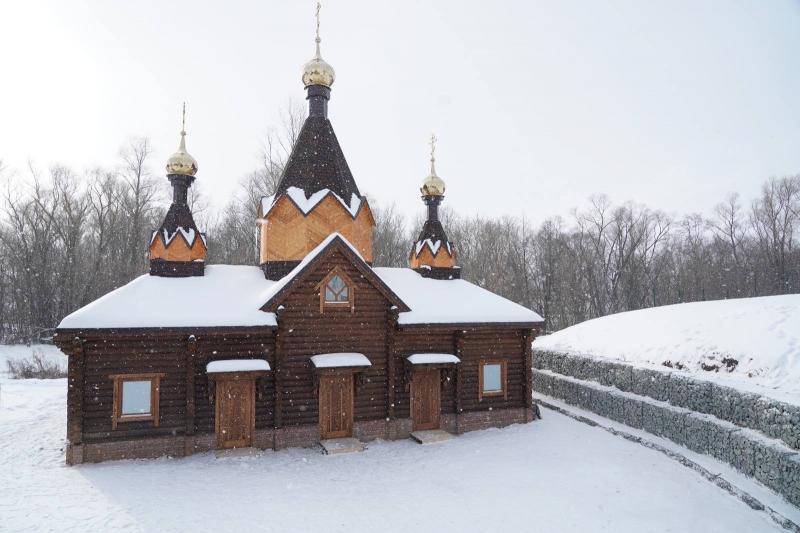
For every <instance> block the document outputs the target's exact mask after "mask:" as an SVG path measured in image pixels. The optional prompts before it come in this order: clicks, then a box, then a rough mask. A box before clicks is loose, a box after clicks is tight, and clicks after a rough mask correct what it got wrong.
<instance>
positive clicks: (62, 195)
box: [0, 107, 800, 343]
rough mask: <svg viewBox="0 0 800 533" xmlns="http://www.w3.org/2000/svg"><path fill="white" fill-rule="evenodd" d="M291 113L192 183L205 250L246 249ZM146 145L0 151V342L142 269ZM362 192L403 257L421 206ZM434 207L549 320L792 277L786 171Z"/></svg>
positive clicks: (504, 284) (253, 249) (382, 255)
mask: <svg viewBox="0 0 800 533" xmlns="http://www.w3.org/2000/svg"><path fill="white" fill-rule="evenodd" d="M302 119H303V113H302V110H300V109H299V108H296V107H295V108H289V109H288V110H286V111H285V112H284V115H283V124H282V125H281V128H280V133H279V134H277V133H274V132H273V133H271V134H270V135H268V137H267V140H266V142H265V145H264V149H263V158H262V161H261V164H260V165H259V168H257V169H255V170H254V171H253V172H252V173H251V174H250V175H248V176H246V177H244V178H243V179H242V180H241V187H240V188H239V191H238V192H237V194H236V195H235V197H234V198H233V199H232V200H231V201H230V202H229V203H228V204H227V205H226V206H225V207H224V209H222V210H221V212H220V213H218V214H215V215H212V213H211V210H210V209H208V207H207V205H206V203H205V202H204V200H203V198H202V197H201V196H198V193H197V191H196V188H192V191H193V192H192V195H191V196H190V202H191V203H192V209H193V212H194V214H195V218H196V219H197V222H198V226H199V227H201V228H206V231H207V233H208V245H209V254H208V262H209V263H229V264H251V265H252V264H257V257H258V249H257V247H258V239H257V227H256V224H255V219H256V209H257V204H258V200H259V199H260V197H261V196H262V195H265V194H271V192H272V191H273V190H274V188H275V186H276V184H277V180H278V178H279V177H280V173H281V170H282V168H283V165H284V163H285V161H286V159H287V157H288V154H289V153H290V152H291V147H292V145H293V143H294V141H295V140H296V138H297V134H298V132H299V129H300V127H301V125H302ZM151 159H152V150H151V147H150V144H149V141H148V140H147V139H137V140H134V141H132V142H131V143H130V144H129V145H128V146H126V147H125V148H124V149H123V150H122V151H121V153H120V161H119V165H118V166H117V167H116V168H113V169H96V170H93V171H90V172H87V173H85V174H84V175H77V174H76V173H74V172H73V171H72V170H70V169H69V168H66V167H63V166H54V167H52V168H50V169H49V171H48V172H46V173H42V172H41V171H39V170H38V169H36V168H34V167H31V168H29V169H28V170H27V172H26V173H23V174H12V173H11V172H10V171H9V170H8V169H4V168H3V166H2V162H0V184H2V185H3V197H2V200H0V203H1V204H2V205H0V342H4V343H14V342H37V341H40V340H42V339H46V338H47V337H48V336H49V335H50V334H51V333H52V329H53V328H54V327H55V326H56V325H57V324H58V322H59V321H60V320H61V318H63V317H64V316H65V315H67V314H69V313H70V312H72V311H74V310H75V309H77V308H79V307H81V306H83V305H86V304H88V303H89V302H91V301H92V300H94V299H96V298H98V297H100V296H102V295H103V294H105V293H107V292H109V291H111V290H113V289H115V288H117V287H120V286H122V285H124V284H125V283H127V282H129V281H130V280H132V279H133V278H135V277H136V276H138V275H141V274H143V273H145V272H147V269H148V258H147V248H148V243H149V238H150V232H151V230H152V229H155V228H157V227H158V226H159V225H160V223H161V221H162V219H163V216H164V214H165V212H166V208H167V207H168V203H169V197H170V195H169V190H168V186H167V183H166V180H165V179H164V177H163V175H162V173H160V172H158V173H154V172H153V171H152V170H151V167H152V166H153V165H152V163H153V162H152V161H151ZM156 166H158V165H156ZM26 174H27V175H26ZM372 204H373V208H374V211H375V218H376V222H377V227H376V230H375V245H374V246H375V265H376V266H406V260H407V255H408V252H409V250H410V247H411V243H412V242H413V241H414V240H415V237H416V233H417V231H419V228H421V226H422V218H421V217H420V216H417V217H411V218H409V217H406V216H404V215H403V214H402V213H400V212H399V211H398V209H397V208H396V206H394V205H392V204H389V205H377V204H376V203H375V202H374V200H373V202H372ZM441 218H442V221H443V224H444V226H445V229H446V230H447V232H448V235H449V236H450V239H451V241H453V242H454V243H455V245H456V249H457V251H458V254H459V263H460V265H461V266H462V269H463V277H464V278H465V279H467V280H469V281H472V282H474V283H477V284H478V285H480V286H482V287H484V288H486V289H488V290H491V291H494V292H496V293H498V294H501V295H503V296H505V297H506V298H509V299H511V300H513V301H515V302H518V303H520V304H522V305H524V306H526V307H529V308H531V309H534V310H536V311H537V312H539V313H540V314H541V315H542V316H544V317H545V319H546V321H547V322H546V327H547V329H548V330H557V329H561V328H564V327H567V326H570V325H572V324H575V323H577V322H581V321H584V320H587V319H591V318H595V317H599V316H603V315H607V314H610V313H616V312H620V311H628V310H634V309H640V308H644V307H652V306H659V305H666V304H672V303H679V302H690V301H697V300H710V299H722V298H738V297H749V296H762V295H773V294H785V293H796V292H800V247H798V245H799V244H800V243H799V242H798V235H800V175H797V176H787V177H781V178H770V179H768V180H766V181H765V182H764V183H763V186H762V188H761V192H760V195H759V196H758V197H757V198H754V199H752V200H750V201H745V200H743V199H741V198H740V197H739V196H738V195H737V194H735V193H733V194H730V195H729V196H728V197H726V198H725V199H723V200H722V201H721V202H720V203H719V204H717V205H716V206H714V207H713V210H712V211H710V214H708V215H707V216H703V215H700V214H689V215H686V216H681V217H676V216H672V215H669V214H666V213H664V212H663V211H660V210H657V209H652V208H650V207H648V206H644V205H641V204H636V203H633V202H626V203H622V204H615V203H613V202H611V201H610V200H609V199H608V198H606V197H604V196H602V195H597V196H594V197H592V198H590V199H589V200H588V201H587V202H586V203H585V205H583V206H582V207H579V208H577V209H575V210H574V211H573V212H572V214H571V215H570V216H568V217H560V216H557V217H551V218H548V219H547V220H545V221H544V222H542V223H540V224H536V225H534V224H531V223H530V222H529V221H528V220H527V219H525V218H524V217H511V216H504V217H501V218H482V217H477V216H464V215H462V214H459V213H458V212H456V211H453V210H451V209H443V210H442V213H441Z"/></svg>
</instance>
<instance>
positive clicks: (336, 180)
mask: <svg viewBox="0 0 800 533" xmlns="http://www.w3.org/2000/svg"><path fill="white" fill-rule="evenodd" d="M289 187H298V188H300V189H303V190H304V191H305V193H306V196H310V195H312V194H313V193H315V192H317V191H319V190H322V189H329V190H330V191H332V192H333V193H335V194H336V195H338V196H339V197H340V198H341V199H342V200H344V201H345V202H346V203H348V204H349V203H350V198H351V197H352V195H353V194H355V195H356V196H358V197H359V198H360V197H361V193H360V192H359V190H358V186H357V185H356V182H355V180H354V179H353V175H352V174H351V173H350V167H348V166H347V160H346V159H345V158H344V153H343V152H342V148H341V147H340V146H339V141H338V140H337V139H336V134H335V133H334V132H333V126H332V125H331V121H330V120H328V118H327V117H325V116H314V115H311V116H309V117H308V118H307V119H306V122H305V124H303V129H301V130H300V135H298V137H297V142H296V143H295V145H294V148H293V149H292V155H291V156H289V161H288V162H287V163H286V168H285V169H284V170H283V175H282V176H281V181H280V183H278V188H277V190H276V191H275V198H276V199H277V198H278V197H279V196H280V195H282V194H284V193H285V192H286V190H287V189H288V188H289Z"/></svg>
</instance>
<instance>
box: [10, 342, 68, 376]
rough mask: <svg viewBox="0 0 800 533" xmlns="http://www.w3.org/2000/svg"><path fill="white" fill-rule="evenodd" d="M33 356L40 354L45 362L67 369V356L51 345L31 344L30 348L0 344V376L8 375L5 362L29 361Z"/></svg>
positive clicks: (20, 345) (21, 345)
mask: <svg viewBox="0 0 800 533" xmlns="http://www.w3.org/2000/svg"><path fill="white" fill-rule="evenodd" d="M34 354H40V355H41V356H42V358H44V360H45V361H53V362H55V363H58V365H59V366H60V367H61V368H63V369H65V370H66V368H67V356H66V355H64V352H62V351H61V350H59V349H58V348H56V347H55V346H53V345H49V344H33V345H31V346H25V345H23V344H10V345H4V344H0V376H5V375H7V374H8V365H6V361H8V360H13V361H17V360H20V359H29V358H30V357H31V356H32V355H34Z"/></svg>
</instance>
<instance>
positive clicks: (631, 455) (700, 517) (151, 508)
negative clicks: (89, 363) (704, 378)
mask: <svg viewBox="0 0 800 533" xmlns="http://www.w3.org/2000/svg"><path fill="white" fill-rule="evenodd" d="M65 386H66V384H65V381H64V380H56V381H36V380H28V381H11V380H8V379H5V378H0V387H2V390H0V531H37V532H38V531H90V530H100V531H107V530H112V529H121V530H126V531H189V530H203V531H206V530H213V529H217V530H220V531H231V530H247V529H253V530H258V531H314V530H316V531H321V530H325V531H348V532H357V531H404V532H407V531H422V530H425V531H430V530H434V529H438V530H440V531H456V530H458V531H502V530H519V531H566V532H588V531H613V532H615V533H624V532H644V531H653V532H655V531H679V532H691V531H703V532H714V531H720V532H722V531H724V532H735V531H746V532H759V531H781V530H780V529H779V528H778V527H777V526H775V525H773V523H772V522H770V521H769V520H768V519H767V518H766V516H765V515H764V514H763V513H759V512H756V511H753V510H751V509H750V508H748V507H747V506H745V505H744V504H743V503H741V502H740V501H738V500H736V499H735V498H733V497H732V496H729V495H728V494H726V493H724V492H722V491H721V490H719V489H718V488H717V487H715V486H714V485H712V484H711V483H709V482H707V481H706V480H704V479H703V478H701V477H700V476H699V475H697V474H695V473H694V472H692V471H691V470H688V469H686V468H684V467H683V466H680V465H679V464H677V463H676V462H674V461H672V460H670V459H668V458H667V457H665V456H664V455H662V454H660V453H658V452H655V451H653V450H649V449H647V448H644V447H642V446H640V445H638V444H634V443H631V442H628V441H626V440H623V439H620V438H618V437H615V436H613V435H610V434H609V433H607V432H605V431H603V430H601V429H597V428H592V427H589V426H587V425H584V424H581V423H579V422H576V421H574V420H572V419H570V418H568V417H565V416H563V415H559V414H556V413H554V412H552V411H544V415H545V418H544V420H542V421H539V422H536V423H534V424H529V425H524V426H514V427H510V428H506V429H503V430H488V431H481V432H476V433H471V434H467V435H462V436H460V437H458V438H456V439H453V440H451V441H449V442H446V443H443V444H439V445H432V446H428V447H422V446H419V445H417V444H412V443H411V442H408V441H398V442H380V443H371V444H370V445H369V448H368V449H367V450H366V451H365V452H364V453H361V454H355V455H349V456H341V457H326V456H322V455H320V454H319V453H317V452H315V451H313V450H285V451H281V452H277V453H275V452H264V453H261V454H259V455H257V456H255V457H239V458H234V457H229V458H225V459H216V458H215V457H214V456H213V455H212V454H202V455H197V456H194V457H190V458H186V459H159V460H151V461H120V462H114V463H105V464H100V465H82V466H80V467H72V468H70V467H66V466H64V465H63V452H62V449H61V448H62V446H63V435H64V432H65V428H64V424H65V409H66V408H65Z"/></svg>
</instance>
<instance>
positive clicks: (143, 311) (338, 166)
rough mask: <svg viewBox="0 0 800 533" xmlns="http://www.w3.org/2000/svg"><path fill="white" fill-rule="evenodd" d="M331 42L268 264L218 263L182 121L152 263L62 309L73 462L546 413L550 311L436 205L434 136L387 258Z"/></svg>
mask: <svg viewBox="0 0 800 533" xmlns="http://www.w3.org/2000/svg"><path fill="white" fill-rule="evenodd" d="M316 42H317V49H316V55H315V57H314V58H313V59H312V60H311V61H309V62H308V63H307V64H306V65H305V67H304V70H303V76H302V79H303V83H304V85H305V89H306V92H307V100H308V102H309V109H308V118H307V119H306V121H305V124H304V125H303V128H302V130H301V132H300V134H299V137H298V138H297V142H296V144H295V146H294V148H293V151H292V153H291V156H290V158H289V160H288V163H287V165H286V168H285V170H284V172H283V175H282V178H281V180H280V183H279V185H278V187H277V190H276V191H275V194H274V196H271V197H267V198H264V199H262V201H261V205H260V206H259V215H258V220H255V221H254V224H256V225H257V228H258V231H259V243H260V264H259V265H258V266H256V265H253V266H231V265H206V263H205V258H206V253H207V248H206V239H205V235H204V234H203V233H202V232H201V231H200V230H199V229H198V228H197V226H196V224H195V221H194V219H193V217H192V212H191V210H190V208H189V205H188V203H187V191H188V189H189V188H190V187H191V186H192V183H193V182H194V180H195V177H196V174H197V170H198V166H197V162H196V161H195V159H194V158H193V157H192V156H190V155H189V154H188V152H187V151H186V142H185V136H186V132H185V131H181V141H180V147H179V149H178V151H177V152H176V153H175V154H174V155H173V156H171V157H170V158H169V160H168V162H167V166H166V170H167V179H168V180H169V181H170V183H171V185H172V189H173V198H172V205H171V206H170V208H169V211H168V212H167V214H166V217H165V218H164V222H163V223H162V225H161V227H159V228H158V229H157V230H155V231H153V233H152V237H151V240H150V272H149V273H148V274H145V275H143V276H140V277H139V278H137V279H135V280H133V281H132V282H130V283H128V284H127V285H125V286H123V287H120V288H119V289H116V290H114V291H113V292H111V293H109V294H106V295H105V296H103V297H102V298H99V299H98V300H96V301H94V302H92V303H90V304H89V305H87V306H85V307H83V308H81V309H79V310H78V311H75V312H74V313H72V314H71V315H69V316H67V317H66V318H65V319H64V320H63V321H62V322H61V324H60V325H59V327H58V330H57V334H56V337H55V339H56V343H57V345H58V346H59V348H60V349H61V350H63V351H64V353H66V354H67V355H68V357H69V391H68V409H67V440H68V446H67V451H66V460H67V463H69V464H77V463H82V462H96V461H103V460H108V459H122V458H143V457H157V456H161V455H170V456H183V455H189V454H192V453H196V452H202V451H208V450H214V449H226V448H241V447H255V448H262V449H266V448H270V449H280V448H285V447H290V446H310V445H316V444H318V443H322V444H323V447H325V445H326V444H331V443H333V445H334V446H333V448H331V449H335V444H336V443H337V442H341V439H349V441H350V442H352V441H353V440H354V439H355V440H356V442H361V441H366V440H370V439H376V438H381V439H403V438H409V437H410V436H411V435H412V433H414V434H415V435H422V434H424V432H426V431H431V430H439V431H446V432H449V433H450V434H459V433H463V432H465V431H471V430H475V429H482V428H487V427H499V426H504V425H508V424H512V423H523V422H530V421H531V420H532V419H533V405H532V399H531V392H532V391H531V342H532V341H533V339H534V336H535V335H536V333H537V331H538V329H539V328H540V326H541V324H542V319H541V317H540V316H538V315H537V314H536V313H534V312H533V311H530V310H528V309H525V308H524V307H521V306H519V305H517V304H515V303H513V302H511V301H509V300H506V299H504V298H502V297H500V296H497V295H495V294H493V293H491V292H488V291H486V290H484V289H481V288H480V287H478V286H476V285H473V284H471V283H469V282H467V281H465V280H463V279H461V271H460V270H459V267H458V265H457V253H456V250H457V243H452V242H450V240H448V238H447V234H446V232H445V229H444V227H443V226H442V223H441V222H440V221H439V219H438V207H439V204H440V203H441V202H442V200H443V198H444V192H445V184H444V182H443V181H442V180H441V179H440V178H439V177H438V176H437V175H436V170H435V168H434V164H433V163H434V160H433V153H432V154H431V170H430V175H429V176H428V177H427V178H426V179H425V180H424V181H423V184H422V188H421V193H422V200H423V202H424V203H425V204H426V206H427V211H428V217H427V220H426V222H425V224H424V226H423V227H422V229H421V231H420V233H419V237H418V238H417V241H416V242H414V243H410V251H409V256H408V264H409V266H408V268H377V267H373V266H372V261H373V248H372V238H373V229H374V226H375V220H374V218H373V215H372V211H371V209H370V205H369V201H368V199H367V197H366V196H364V195H363V194H362V193H361V191H360V190H359V188H358V186H357V185H356V182H355V180H354V179H353V176H352V174H351V172H350V168H349V167H348V165H347V161H346V159H345V156H344V153H343V152H342V149H341V147H340V146H339V142H338V141H337V139H336V134H335V133H334V131H333V126H332V125H331V122H330V120H329V119H328V103H329V100H330V97H331V86H332V85H333V82H334V77H335V76H334V70H333V68H332V67H331V66H330V65H329V64H328V63H326V62H325V61H324V60H323V59H322V57H321V55H320V48H319V44H320V39H319V34H318V35H317V41H316ZM184 130H185V128H184ZM498 268H502V265H498ZM337 439H339V440H337Z"/></svg>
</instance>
